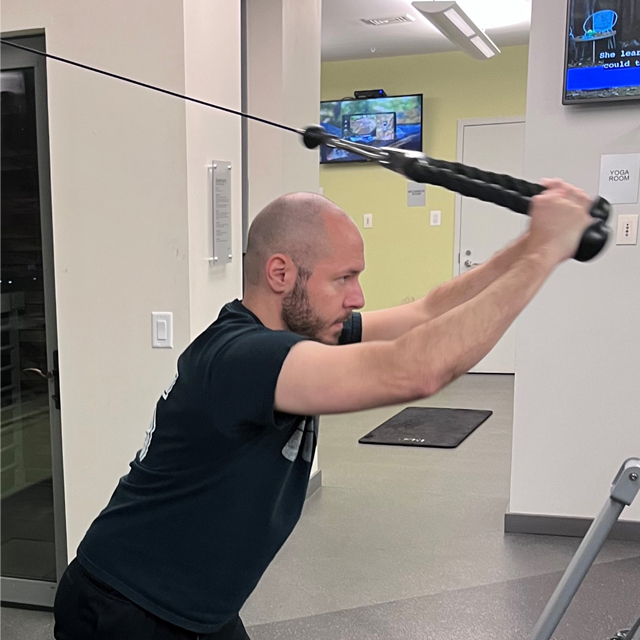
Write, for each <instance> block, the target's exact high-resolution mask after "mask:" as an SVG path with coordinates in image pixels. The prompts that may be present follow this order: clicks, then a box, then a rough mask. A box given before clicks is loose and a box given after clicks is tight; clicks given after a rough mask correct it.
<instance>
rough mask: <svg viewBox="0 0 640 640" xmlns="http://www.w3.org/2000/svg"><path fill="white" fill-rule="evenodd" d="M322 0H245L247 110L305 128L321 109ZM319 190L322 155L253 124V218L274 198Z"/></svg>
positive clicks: (285, 135)
mask: <svg viewBox="0 0 640 640" xmlns="http://www.w3.org/2000/svg"><path fill="white" fill-rule="evenodd" d="M320 29H321V0H247V53H248V56H247V62H248V108H249V112H250V113H252V114H254V115H257V116H260V117H263V118H267V119H269V120H274V121H276V122H279V123H282V124H286V125H288V126H290V127H295V128H302V127H305V126H306V125H308V124H314V123H317V122H318V117H319V111H320ZM318 189H319V166H318V153H317V152H312V151H309V150H308V149H306V148H305V147H304V146H303V145H302V144H301V139H300V137H299V136H297V135H295V134H292V133H290V132H286V131H282V130H280V129H274V128H272V127H268V126H267V125H264V124H261V123H255V122H250V124H249V218H250V219H253V218H254V217H255V215H256V214H257V213H258V212H259V211H260V209H262V207H264V206H265V205H266V204H267V203H269V202H270V201H271V200H273V199H274V198H277V197H278V196H281V195H283V194H284V193H289V192H292V191H313V192H317V191H318Z"/></svg>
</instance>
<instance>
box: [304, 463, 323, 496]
mask: <svg viewBox="0 0 640 640" xmlns="http://www.w3.org/2000/svg"><path fill="white" fill-rule="evenodd" d="M321 486H322V469H318V470H317V471H316V472H315V473H314V474H313V475H312V476H311V477H310V478H309V486H308V487H307V498H310V497H311V496H312V495H313V494H314V493H315V492H316V491H317V490H318V489H319V488H320V487H321Z"/></svg>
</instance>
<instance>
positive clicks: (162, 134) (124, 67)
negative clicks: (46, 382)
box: [2, 0, 240, 557]
mask: <svg viewBox="0 0 640 640" xmlns="http://www.w3.org/2000/svg"><path fill="white" fill-rule="evenodd" d="M238 7H239V0H216V2H215V3H211V2H208V1H207V0H188V2H184V3H183V2H182V1H179V0H173V1H172V2H165V3H161V4H158V3H157V2H154V1H153V0H136V2H128V1H126V0H110V1H109V2H100V1H98V0H57V1H56V2H51V1H48V0H30V1H29V2H23V1H22V0H4V1H3V3H2V30H3V32H4V33H5V34H7V33H9V32H11V31H18V30H25V29H37V28H44V29H45V32H46V38H47V49H48V50H49V51H50V52H52V53H55V54H58V55H61V56H66V57H69V58H72V59H75V60H78V61H81V62H83V63H86V64H90V65H95V66H98V67H100V68H104V69H106V70H109V71H113V72H115V73H121V74H124V75H128V76H131V77H134V78H137V79H140V80H143V81H145V82H149V83H152V84H158V85H160V86H162V87H166V88H169V89H171V90H174V91H179V92H182V91H184V90H185V88H186V89H187V90H188V91H193V92H194V93H197V94H199V95H200V97H203V98H205V99H207V98H210V99H216V100H220V101H222V102H223V103H224V104H225V105H226V106H230V107H232V108H238V107H239V104H240V98H239V94H240V84H239V83H240V79H239V42H240V38H239V26H238V25H239V8H238ZM185 37H186V38H188V39H189V44H188V46H187V48H186V52H185ZM48 97H49V130H50V153H51V181H52V202H53V227H54V252H55V271H56V298H57V311H58V335H59V351H60V384H61V395H62V439H63V458H64V474H65V493H66V508H67V533H68V548H69V555H70V557H73V556H74V555H75V550H76V547H77V544H78V543H79V541H80V539H81V538H82V536H83V535H84V532H85V531H86V528H87V526H88V525H89V524H90V522H91V520H92V519H93V518H94V517H95V516H96V515H97V513H98V512H99V511H100V510H101V509H102V508H103V507H104V506H105V504H106V502H107V500H108V499H109V497H110V495H111V493H112V491H113V489H114V487H115V485H116V483H117V481H118V478H119V477H120V476H121V475H123V474H124V473H126V472H127V470H128V463H129V461H130V460H131V459H132V458H133V456H134V455H135V452H136V451H137V450H138V449H139V448H140V446H141V445H142V442H143V437H144V432H145V430H146V428H147V426H148V423H149V420H150V418H151V414H152V410H153V406H154V404H155V401H156V399H157V397H158V395H159V393H160V392H161V391H162V389H163V388H164V387H166V385H167V384H168V382H169V381H170V380H171V378H172V377H173V374H174V371H175V362H176V358H177V356H178V355H179V354H180V352H181V350H182V349H184V347H185V346H186V345H187V344H188V342H189V341H190V339H191V337H192V336H193V335H195V334H196V333H197V332H199V331H200V330H201V329H202V328H203V327H204V326H206V324H207V323H208V322H210V321H212V320H213V319H214V318H215V316H216V315H217V312H218V310H219V307H220V305H221V304H222V303H223V302H226V301H227V300H228V299H230V298H233V297H235V296H236V295H238V294H239V292H240V277H239V274H240V250H239V247H240V228H239V225H240V171H239V167H240V158H239V154H240V125H239V122H238V121H237V119H235V118H234V117H233V116H228V115H227V116H222V115H220V114H217V113H215V112H213V111H212V110H210V109H206V108H204V107H202V108H200V107H198V108H196V107H193V108H192V107H189V108H188V111H187V109H186V106H185V103H184V102H183V101H181V100H178V99H175V98H171V97H168V96H162V95H160V94H157V93H153V92H151V91H148V90H144V89H141V88H138V87H133V86H130V85H126V84H124V83H122V82H119V81H116V80H112V79H108V78H104V77H101V76H98V75H95V74H91V73H89V72H86V71H82V70H79V69H76V68H73V67H69V66H64V65H62V64H60V63H56V62H49V63H48ZM213 157H217V158H222V159H228V160H231V161H232V162H233V163H234V166H235V167H237V169H238V170H237V171H236V175H235V177H234V183H233V194H234V198H233V200H234V203H233V217H234V231H233V233H234V243H235V246H236V247H237V249H236V251H237V258H236V260H235V261H234V263H233V265H231V266H229V267H227V268H218V270H213V269H210V268H209V265H208V263H207V262H206V259H205V258H206V257H208V251H209V246H208V245H207V242H208V237H207V236H208V233H209V227H208V226H207V225H208V224H209V220H208V216H209V214H208V211H207V207H206V206H205V203H204V198H205V196H206V193H207V191H206V188H207V187H206V185H205V181H206V179H207V178H206V176H207V174H206V167H205V166H204V165H205V164H206V163H207V162H209V161H210V160H211V159H212V158H213ZM152 310H158V311H173V313H174V349H173V350H154V349H151V311H152Z"/></svg>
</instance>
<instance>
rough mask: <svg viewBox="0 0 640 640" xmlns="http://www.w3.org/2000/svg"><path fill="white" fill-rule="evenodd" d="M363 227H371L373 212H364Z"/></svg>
mask: <svg viewBox="0 0 640 640" xmlns="http://www.w3.org/2000/svg"><path fill="white" fill-rule="evenodd" d="M364 228H365V229H373V213H365V214H364Z"/></svg>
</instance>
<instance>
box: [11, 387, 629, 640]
mask: <svg viewBox="0 0 640 640" xmlns="http://www.w3.org/2000/svg"><path fill="white" fill-rule="evenodd" d="M512 403H513V379H512V378H511V377H509V376H479V375H469V376H466V377H464V378H462V379H461V380H459V381H457V382H456V383H455V384H453V385H452V386H450V387H449V388H448V389H446V390H444V391H443V392H441V393H440V394H438V395H437V396H436V397H434V398H431V399H430V400H429V401H425V402H423V403H417V404H422V405H424V406H442V407H461V408H477V409H491V410H493V411H494V415H493V416H492V418H490V419H489V421H487V422H486V423H485V424H483V425H482V426H481V427H480V428H479V429H478V430H477V431H476V432H475V433H473V434H472V435H471V436H470V437H469V438H468V439H467V440H465V442H464V443H463V444H462V445H461V446H460V447H458V448H457V449H452V450H443V449H425V448H415V449H414V448H410V447H389V446H375V445H360V444H358V442H357V441H358V438H359V437H360V436H362V435H363V434H365V433H367V432H368V431H370V430H371V429H372V428H374V427H375V426H377V425H378V424H380V423H381V422H383V421H384V420H385V419H387V418H388V417H390V416H392V415H394V414H395V413H396V412H397V411H398V410H399V409H400V408H401V407H394V408H387V409H378V410H375V411H368V412H363V413H359V414H352V415H350V416H332V417H327V418H323V419H322V421H321V426H320V431H321V436H320V449H319V456H320V467H321V468H322V470H323V487H322V489H321V490H320V491H319V492H317V493H316V494H315V495H314V496H313V497H312V498H311V499H310V500H309V501H308V503H307V505H306V508H305V512H304V515H303V518H302V520H301V522H300V524H299V525H298V527H297V529H296V530H295V532H294V534H293V535H292V536H291V538H290V540H289V541H288V542H287V544H286V545H285V547H284V548H283V550H282V551H281V553H280V554H279V555H278V556H277V558H276V560H275V561H274V562H273V564H272V565H271V567H270V568H269V570H268V571H267V573H266V574H265V576H264V578H263V580H262V582H261V583H260V585H259V586H258V588H257V589H256V591H255V593H254V594H253V596H252V597H251V599H250V600H249V602H248V603H247V605H246V606H245V608H244V610H243V612H242V615H243V618H244V619H245V622H246V624H247V626H248V627H251V635H252V637H253V638H255V640H276V639H283V640H286V639H287V638H292V639H293V638H295V639H296V640H323V639H325V638H326V639H327V640H328V639H329V638H331V639H332V640H342V639H344V640H347V639H349V640H360V639H365V638H366V639H375V640H377V639H378V638H380V639H381V640H382V639H383V638H384V639H386V640H400V638H402V639H403V640H405V639H408V638H415V639H416V640H417V639H421V640H422V639H424V640H430V639H432V638H433V639H435V638H438V640H440V639H441V638H447V639H451V640H457V639H458V638H459V639H460V640H462V639H463V638H464V639H465V640H488V639H489V638H491V639H492V640H494V639H495V638H516V637H524V638H526V637H527V633H526V632H527V630H529V629H530V628H531V626H532V625H533V623H534V621H535V619H536V617H537V615H538V614H539V612H540V611H541V610H542V608H543V606H544V604H545V602H546V600H547V598H548V597H549V595H550V594H551V592H552V591H553V587H554V586H555V584H556V583H557V581H558V580H559V578H560V575H561V572H562V571H563V570H564V568H565V567H566V565H567V564H568V562H569V560H570V559H571V557H572V555H573V553H574V552H575V550H576V548H577V546H578V544H579V540H575V539H570V538H555V537H548V536H525V535H505V534H504V533H503V516H504V513H505V511H506V508H507V500H508V492H509V474H510V463H511V461H510V453H511V424H512ZM607 495H608V487H603V488H602V501H603V502H604V500H605V499H606V496H607ZM594 515H595V514H594ZM639 585H640V545H639V544H637V543H630V542H609V543H607V545H606V547H605V549H604V550H603V552H602V553H601V555H600V556H599V558H598V565H597V566H596V567H594V568H593V570H592V572H591V573H590V575H589V577H588V580H587V582H586V583H585V585H584V586H583V589H582V590H581V592H580V593H579V596H578V597H577V598H576V600H575V601H574V604H573V605H572V608H571V609H570V611H569V612H568V614H567V619H566V622H565V623H564V625H563V627H561V629H560V630H559V631H558V634H557V635H556V638H557V640H606V638H607V637H609V636H610V635H611V634H613V633H614V632H615V631H616V630H617V629H618V628H620V627H621V626H624V625H625V624H627V625H628V624H630V623H631V622H632V620H631V619H630V617H633V615H636V617H637V616H640V595H639V594H640V586H639ZM2 613H3V621H2V631H3V633H2V637H3V640H27V639H28V640H44V639H46V640H50V639H51V628H50V620H51V616H50V614H47V613H41V612H32V611H17V610H9V609H3V611H2Z"/></svg>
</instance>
